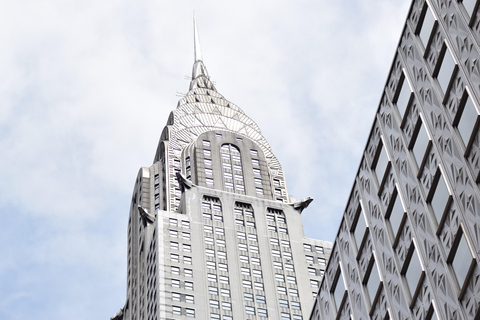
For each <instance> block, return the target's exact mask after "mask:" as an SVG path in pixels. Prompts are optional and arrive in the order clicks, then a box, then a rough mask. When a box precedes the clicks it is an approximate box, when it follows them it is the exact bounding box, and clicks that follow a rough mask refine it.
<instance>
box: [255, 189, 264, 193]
mask: <svg viewBox="0 0 480 320" xmlns="http://www.w3.org/2000/svg"><path fill="white" fill-rule="evenodd" d="M255 190H256V192H257V194H263V189H262V188H258V187H257V188H255Z"/></svg>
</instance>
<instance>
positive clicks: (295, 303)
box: [290, 301, 302, 310]
mask: <svg viewBox="0 0 480 320" xmlns="http://www.w3.org/2000/svg"><path fill="white" fill-rule="evenodd" d="M290 305H291V306H292V309H293V310H302V308H301V307H300V302H298V301H292V302H291V303H290Z"/></svg>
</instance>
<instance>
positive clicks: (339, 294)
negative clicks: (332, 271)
mask: <svg viewBox="0 0 480 320" xmlns="http://www.w3.org/2000/svg"><path fill="white" fill-rule="evenodd" d="M336 280H337V281H336V283H335V285H334V288H333V291H332V293H333V297H334V299H335V305H336V306H337V310H338V309H339V308H340V305H341V303H342V300H343V296H344V295H345V283H344V282H343V277H342V273H341V272H340V271H339V272H338V273H337V279H336Z"/></svg>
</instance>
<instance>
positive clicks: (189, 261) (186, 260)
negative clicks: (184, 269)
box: [183, 256, 192, 264]
mask: <svg viewBox="0 0 480 320" xmlns="http://www.w3.org/2000/svg"><path fill="white" fill-rule="evenodd" d="M183 263H185V264H192V257H187V256H184V257H183Z"/></svg>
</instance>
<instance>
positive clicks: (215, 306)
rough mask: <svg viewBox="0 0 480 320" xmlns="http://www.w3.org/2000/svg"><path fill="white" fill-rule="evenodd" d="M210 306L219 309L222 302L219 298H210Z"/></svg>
mask: <svg viewBox="0 0 480 320" xmlns="http://www.w3.org/2000/svg"><path fill="white" fill-rule="evenodd" d="M209 304H210V308H215V309H218V308H219V306H220V304H219V303H218V300H214V299H210V301H209Z"/></svg>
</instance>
